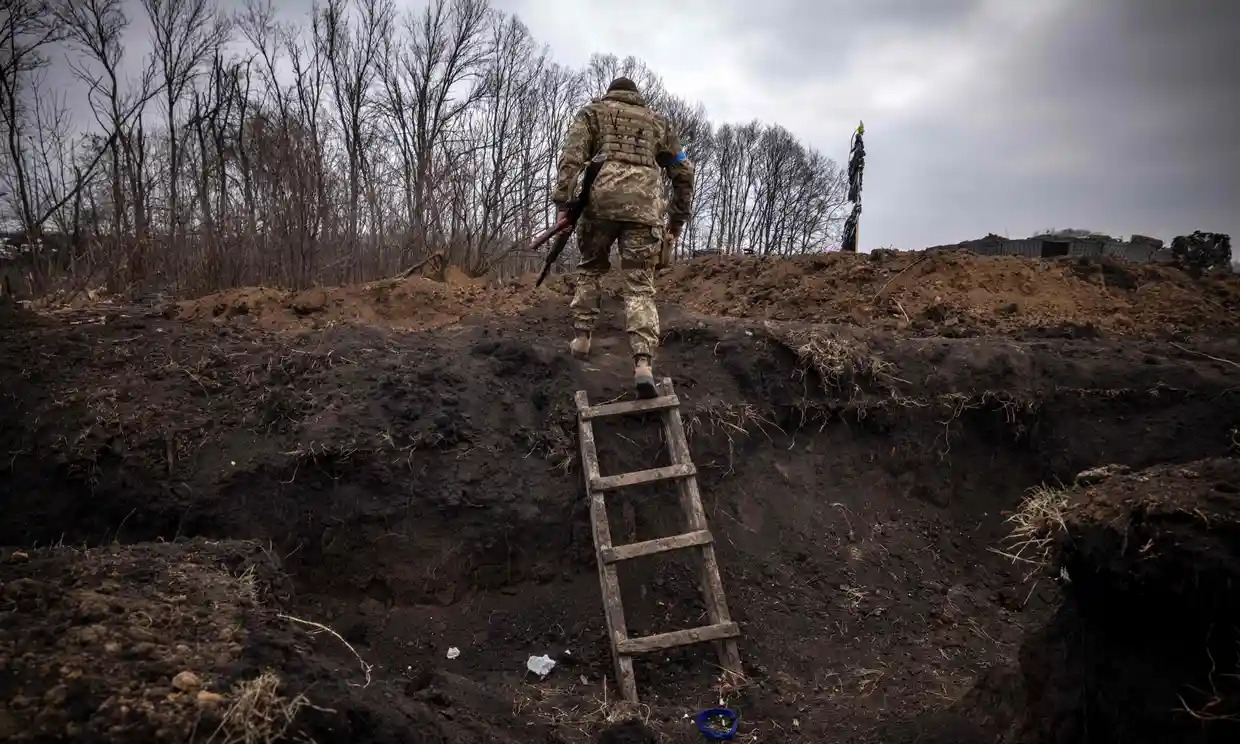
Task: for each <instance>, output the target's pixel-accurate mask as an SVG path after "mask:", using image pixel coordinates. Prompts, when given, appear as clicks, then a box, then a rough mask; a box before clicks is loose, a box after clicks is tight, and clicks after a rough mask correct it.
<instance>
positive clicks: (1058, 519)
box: [996, 485, 1071, 572]
mask: <svg viewBox="0 0 1240 744" xmlns="http://www.w3.org/2000/svg"><path fill="white" fill-rule="evenodd" d="M1070 500H1071V498H1070V496H1069V493H1068V491H1066V490H1064V489H1061V488H1052V487H1050V486H1045V485H1041V486H1034V487H1033V488H1031V489H1029V492H1028V495H1026V496H1025V498H1024V500H1023V501H1022V502H1021V504H1020V507H1019V508H1017V510H1016V511H1015V512H1014V513H1012V515H1011V516H1009V517H1008V518H1007V519H1006V520H1005V521H1006V522H1008V523H1009V524H1011V525H1012V532H1011V533H1010V534H1009V535H1008V538H1007V541H1008V543H1009V546H1008V549H1007V550H1006V551H996V552H998V553H999V554H1000V555H1003V556H1006V557H1008V558H1010V559H1012V560H1013V561H1018V562H1021V563H1026V564H1028V565H1030V566H1032V567H1033V570H1034V572H1036V571H1039V570H1042V569H1045V568H1046V567H1047V566H1048V565H1050V557H1051V547H1052V545H1053V543H1054V540H1055V536H1056V535H1058V534H1059V533H1060V532H1063V531H1065V530H1067V529H1068V526H1067V524H1066V523H1065V521H1064V513H1065V512H1066V511H1067V508H1068V504H1069V502H1070Z"/></svg>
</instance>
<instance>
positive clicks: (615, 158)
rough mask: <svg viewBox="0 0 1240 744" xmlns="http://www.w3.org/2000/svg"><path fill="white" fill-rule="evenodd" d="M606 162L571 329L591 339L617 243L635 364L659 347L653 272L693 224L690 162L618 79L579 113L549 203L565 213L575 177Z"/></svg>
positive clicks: (584, 236) (592, 206) (585, 238)
mask: <svg viewBox="0 0 1240 744" xmlns="http://www.w3.org/2000/svg"><path fill="white" fill-rule="evenodd" d="M599 152H602V153H605V154H606V155H607V163H606V164H605V165H604V166H603V169H602V170H601V171H600V172H599V174H598V178H597V179H596V180H595V181H594V187H593V190H592V191H591V193H590V201H589V204H588V205H587V206H586V210H585V213H584V215H583V216H582V219H581V223H580V224H579V225H578V228H577V230H578V232H577V245H578V247H579V249H580V251H581V263H580V264H578V266H577V288H576V292H575V294H574V296H573V301H572V304H571V305H570V309H571V311H572V314H573V328H574V330H576V331H577V332H578V333H589V332H590V331H592V330H593V328H594V323H595V320H596V319H597V318H598V314H599V309H600V305H601V302H602V292H601V290H600V287H599V285H600V282H601V280H602V277H603V275H604V274H606V273H607V271H608V269H610V268H611V264H610V261H609V254H610V253H611V245H612V243H614V242H619V244H620V269H621V271H622V272H623V275H624V310H625V316H626V330H627V331H628V336H629V347H630V349H631V350H632V352H633V356H634V358H635V359H637V358H640V357H648V358H653V356H654V351H655V348H656V347H657V346H658V343H659V311H658V309H657V308H656V307H655V303H654V296H655V291H654V269H655V266H656V265H657V264H658V262H659V257H660V251H661V248H662V241H663V234H664V219H665V215H666V221H667V229H670V230H672V231H674V232H679V231H680V228H681V227H682V226H683V225H684V223H685V222H686V221H687V220H688V218H689V213H690V212H689V209H690V206H691V202H692V197H693V163H692V162H690V161H689V159H688V158H687V157H686V156H685V154H684V152H683V151H681V149H680V138H679V137H678V136H677V135H676V132H675V131H674V129H673V127H672V125H671V123H670V122H668V120H667V119H666V118H664V117H663V116H662V115H660V114H658V113H656V112H655V111H653V110H651V109H650V107H649V106H648V105H647V104H646V101H645V99H644V98H642V96H641V95H640V94H639V93H638V92H637V90H636V86H635V85H633V83H632V81H629V80H627V79H624V78H620V79H618V80H616V81H615V82H613V83H612V86H611V88H610V89H609V90H608V92H607V93H606V94H605V95H604V96H602V97H601V98H596V99H595V100H593V101H591V102H590V103H588V104H586V105H585V106H584V107H582V108H581V110H580V111H578V112H577V115H576V117H575V118H574V119H573V122H572V124H571V126H570V127H569V130H568V134H567V136H566V138H565V142H564V148H563V150H562V152H561V154H560V162H559V168H558V173H557V177H556V183H555V189H554V191H553V192H552V201H554V202H555V204H556V206H557V208H559V209H560V210H561V211H563V210H564V209H565V207H566V205H567V204H568V201H569V200H570V199H571V198H572V195H573V188H574V185H575V183H576V180H577V177H578V175H579V174H580V173H581V171H582V169H583V168H584V167H585V164H586V162H587V161H588V160H589V159H590V158H591V157H593V156H594V155H595V154H597V153H599ZM660 168H662V169H664V170H666V172H667V175H668V176H669V177H670V178H671V181H672V198H671V203H670V204H669V203H667V201H666V200H665V199H664V196H663V193H664V191H663V179H662V173H661V172H660Z"/></svg>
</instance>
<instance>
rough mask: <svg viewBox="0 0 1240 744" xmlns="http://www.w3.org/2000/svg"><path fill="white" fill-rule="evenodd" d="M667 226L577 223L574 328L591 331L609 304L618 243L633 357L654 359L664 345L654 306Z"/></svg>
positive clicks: (586, 221)
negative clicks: (608, 282) (606, 292)
mask: <svg viewBox="0 0 1240 744" xmlns="http://www.w3.org/2000/svg"><path fill="white" fill-rule="evenodd" d="M662 241H663V228H662V227H656V226H653V225H642V224H639V223H636V222H617V221H614V220H587V219H585V218H582V220H581V221H580V222H579V223H578V225H577V246H578V249H579V250H580V251H581V263H579V264H577V289H576V292H574V294H573V301H572V303H571V304H570V305H569V309H570V310H571V311H572V314H573V330H576V331H586V332H590V331H593V330H594V324H595V322H596V321H597V320H598V315H599V311H600V310H601V309H602V304H603V290H602V287H601V284H602V279H603V275H604V274H606V273H607V272H608V270H609V269H610V268H611V260H610V256H611V246H612V243H617V242H618V243H619V244H620V270H621V272H622V274H623V281H624V290H623V295H624V315H625V331H626V332H627V333H628V336H629V348H630V349H631V350H632V352H633V356H634V357H637V356H649V357H651V358H653V357H654V351H655V348H657V347H658V345H659V311H658V309H657V308H656V307H655V304H654V269H655V265H656V264H657V263H658V261H659V252H660V250H661V248H662Z"/></svg>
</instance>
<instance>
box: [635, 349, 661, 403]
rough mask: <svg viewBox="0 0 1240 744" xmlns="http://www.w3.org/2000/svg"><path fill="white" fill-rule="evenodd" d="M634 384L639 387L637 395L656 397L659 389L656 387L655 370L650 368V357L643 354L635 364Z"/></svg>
mask: <svg viewBox="0 0 1240 744" xmlns="http://www.w3.org/2000/svg"><path fill="white" fill-rule="evenodd" d="M633 384H634V385H635V386H636V387H637V397H639V398H654V397H657V396H658V395H659V391H658V390H656V389H655V387H654V370H653V369H651V368H650V357H648V356H645V355H641V356H638V357H637V358H636V363H635V364H634V365H633Z"/></svg>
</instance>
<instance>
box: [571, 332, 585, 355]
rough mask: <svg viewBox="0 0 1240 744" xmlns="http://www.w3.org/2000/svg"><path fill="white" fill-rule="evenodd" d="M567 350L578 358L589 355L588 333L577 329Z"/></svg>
mask: <svg viewBox="0 0 1240 744" xmlns="http://www.w3.org/2000/svg"><path fill="white" fill-rule="evenodd" d="M568 350H569V351H570V352H571V353H572V355H573V356H574V357H576V358H578V359H585V358H586V357H588V356H590V334H589V333H588V332H586V331H577V335H576V336H574V337H573V340H572V342H571V343H569V345H568Z"/></svg>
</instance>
